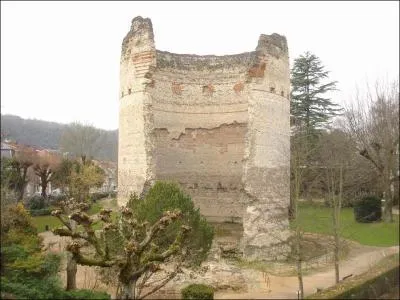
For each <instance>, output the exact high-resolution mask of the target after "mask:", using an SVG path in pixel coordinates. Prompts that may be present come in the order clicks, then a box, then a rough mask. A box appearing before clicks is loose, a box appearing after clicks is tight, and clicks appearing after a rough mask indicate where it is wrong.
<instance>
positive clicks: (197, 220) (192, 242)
mask: <svg viewBox="0 0 400 300" xmlns="http://www.w3.org/2000/svg"><path fill="white" fill-rule="evenodd" d="M128 206H130V208H131V209H132V211H133V212H134V214H135V217H136V218H137V219H138V220H139V221H141V222H143V221H148V222H150V223H151V224H153V223H155V222H156V221H157V220H158V219H159V218H161V216H162V215H163V212H164V211H167V210H171V211H172V210H174V209H179V210H180V211H181V212H182V214H183V218H182V219H181V220H178V221H176V222H173V223H172V224H170V225H168V227H167V228H166V229H165V231H164V234H163V236H162V237H161V238H160V239H159V240H157V243H156V244H157V245H161V246H164V247H168V246H169V245H171V244H172V243H173V241H174V239H175V236H176V233H177V232H178V231H179V230H180V227H181V225H183V224H185V225H188V226H190V227H191V234H190V235H189V237H188V240H187V245H188V249H187V251H188V254H189V255H188V256H189V261H187V263H190V264H194V265H199V264H200V263H201V262H202V261H203V260H204V259H205V258H206V256H207V253H208V251H209V249H210V248H211V243H212V239H213V237H214V230H213V228H212V226H211V225H209V224H208V223H207V221H206V219H205V218H204V217H202V216H201V215H200V211H199V209H198V208H195V207H194V204H193V202H192V200H191V198H190V197H189V196H188V195H186V194H184V193H183V192H182V191H181V190H180V189H179V186H178V185H177V184H175V183H171V182H160V181H158V182H156V183H155V184H154V186H153V187H151V189H150V190H149V191H148V193H147V194H146V195H145V197H144V199H139V198H137V197H136V196H135V195H132V196H131V197H130V200H129V202H128Z"/></svg>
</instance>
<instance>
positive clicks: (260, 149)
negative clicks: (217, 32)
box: [118, 17, 290, 260]
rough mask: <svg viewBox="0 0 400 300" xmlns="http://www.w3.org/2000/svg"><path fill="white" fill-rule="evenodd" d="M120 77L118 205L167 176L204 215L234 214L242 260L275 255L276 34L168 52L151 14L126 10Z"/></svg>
mask: <svg viewBox="0 0 400 300" xmlns="http://www.w3.org/2000/svg"><path fill="white" fill-rule="evenodd" d="M221 42H222V41H221ZM120 80H121V89H120V112H119V153H118V203H119V204H120V205H122V204H124V203H125V202H126V201H127V199H128V197H129V194H130V193H131V192H136V193H137V194H141V193H142V192H143V190H144V189H147V188H148V187H149V186H150V185H151V184H152V183H153V182H154V181H155V180H159V179H160V180H173V181H176V182H178V183H179V184H180V185H181V187H182V188H183V189H184V190H185V191H186V192H187V193H189V194H190V195H191V196H192V199H193V201H194V202H195V204H196V205H197V206H198V207H200V211H201V213H202V214H203V215H204V216H206V217H207V218H208V219H209V220H212V221H217V222H222V221H239V222H243V228H244V232H243V238H242V245H243V252H244V255H245V256H246V257H247V258H250V259H251V258H262V259H267V260H268V259H276V258H279V257H280V255H282V253H283V252H284V251H286V250H287V246H286V244H285V243H284V242H285V240H286V239H287V237H288V235H289V229H288V228H289V223H288V205H289V155H290V154H289V59H288V48H287V43H286V38H285V37H283V36H280V35H278V34H272V35H264V34H262V35H261V36H260V38H259V40H258V45H257V47H256V49H255V51H251V52H246V53H241V54H237V55H226V56H214V55H205V56H198V55H189V54H175V53H169V52H165V51H159V50H156V48H155V44H154V34H153V28H152V23H151V20H150V19H144V18H142V17H136V18H134V19H133V20H132V26H131V29H130V31H129V32H128V34H127V35H126V37H125V38H124V40H123V43H122V53H121V73H120Z"/></svg>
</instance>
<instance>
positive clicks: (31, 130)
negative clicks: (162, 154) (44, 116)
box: [1, 114, 118, 162]
mask: <svg viewBox="0 0 400 300" xmlns="http://www.w3.org/2000/svg"><path fill="white" fill-rule="evenodd" d="M66 127H67V125H66V124H61V123H56V122H48V121H43V120H36V119H33V120H32V119H23V118H21V117H18V116H15V115H3V114H2V115H1V134H2V136H5V137H6V138H8V139H10V140H12V141H15V142H17V143H19V144H25V145H30V146H36V147H42V148H46V149H54V150H57V149H59V147H60V139H61V135H62V133H63V131H64V130H65V128H66ZM99 131H100V133H101V135H100V139H99V144H100V147H99V148H100V149H99V151H98V154H97V155H96V157H95V158H97V159H100V160H110V161H114V162H116V161H117V156H118V150H117V149H118V130H117V129H116V130H104V129H99Z"/></svg>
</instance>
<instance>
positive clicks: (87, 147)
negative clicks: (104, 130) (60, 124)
mask: <svg viewBox="0 0 400 300" xmlns="http://www.w3.org/2000/svg"><path fill="white" fill-rule="evenodd" d="M99 138H100V131H99V130H98V129H97V128H95V127H93V126H92V125H90V124H84V123H80V122H73V123H71V124H69V126H68V127H67V128H66V129H65V131H64V132H63V134H62V136H61V141H60V147H61V150H62V151H63V152H68V153H70V154H72V155H74V156H76V157H80V158H81V159H82V163H83V164H85V162H86V159H90V158H92V157H94V155H96V154H97V152H98V150H99Z"/></svg>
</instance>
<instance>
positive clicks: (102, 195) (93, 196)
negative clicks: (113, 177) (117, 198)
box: [89, 192, 109, 202]
mask: <svg viewBox="0 0 400 300" xmlns="http://www.w3.org/2000/svg"><path fill="white" fill-rule="evenodd" d="M108 195H109V193H107V192H95V193H92V194H90V196H89V198H90V200H91V201H92V202H96V201H97V200H100V199H104V198H107V197H108Z"/></svg>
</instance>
